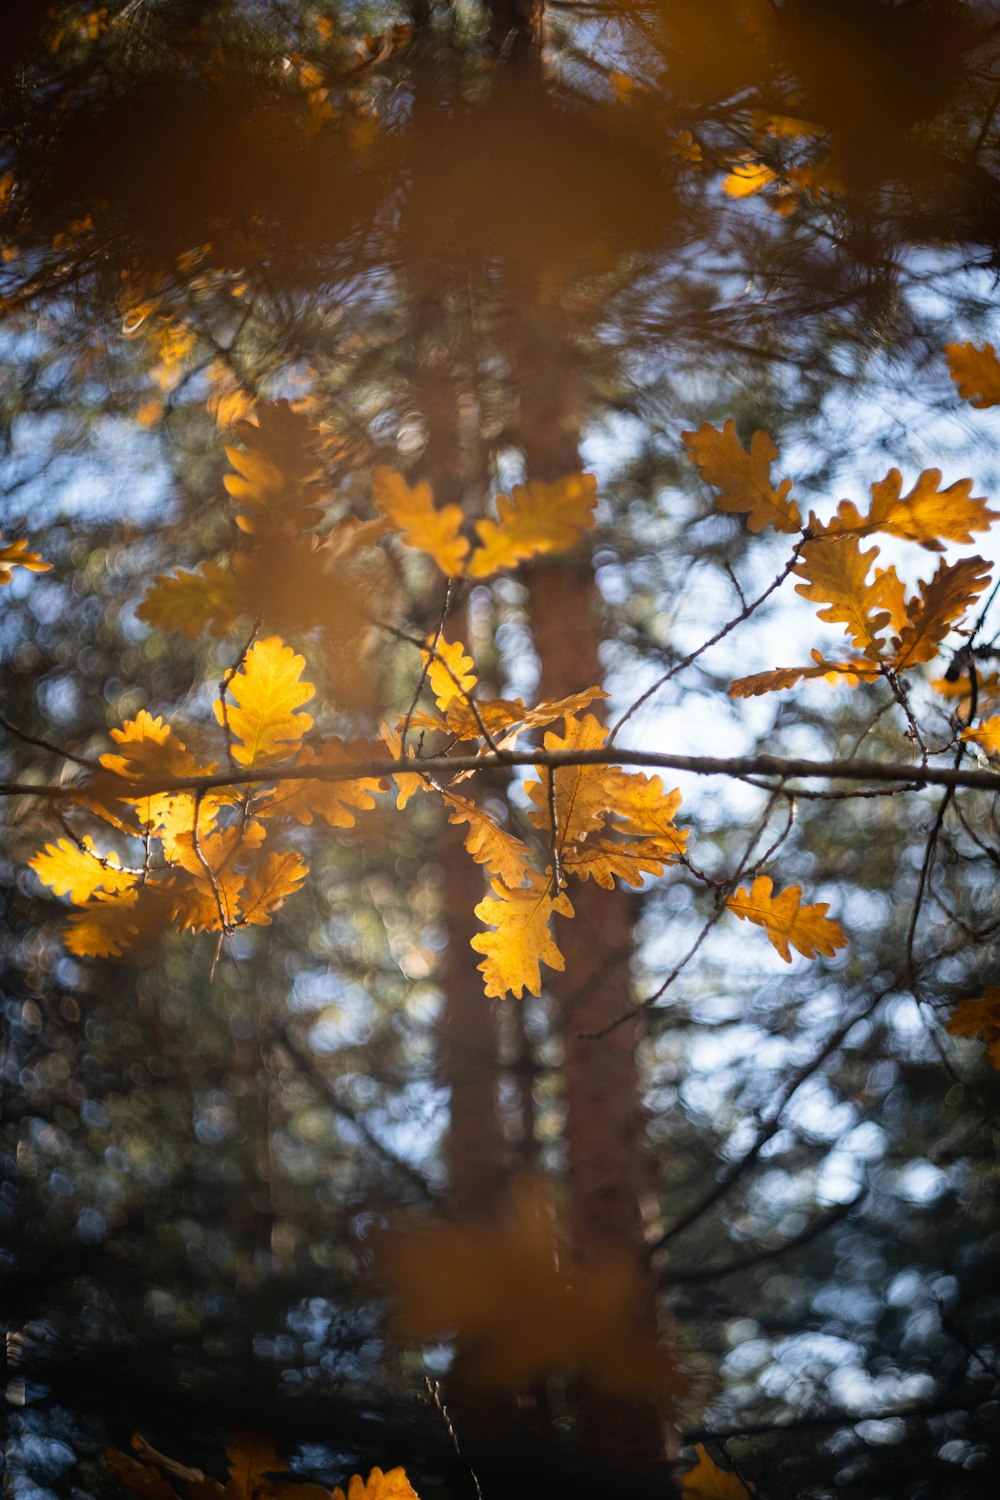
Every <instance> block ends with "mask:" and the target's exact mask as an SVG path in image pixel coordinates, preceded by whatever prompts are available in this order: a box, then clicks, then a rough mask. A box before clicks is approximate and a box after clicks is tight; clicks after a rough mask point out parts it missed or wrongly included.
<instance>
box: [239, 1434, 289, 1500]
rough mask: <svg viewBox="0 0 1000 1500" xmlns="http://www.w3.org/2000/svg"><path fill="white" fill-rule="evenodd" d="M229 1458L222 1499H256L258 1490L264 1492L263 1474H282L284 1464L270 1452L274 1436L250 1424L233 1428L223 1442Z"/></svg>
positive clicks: (266, 1484)
mask: <svg viewBox="0 0 1000 1500" xmlns="http://www.w3.org/2000/svg"><path fill="white" fill-rule="evenodd" d="M226 1458H227V1459H228V1461H229V1480H228V1483H227V1484H226V1500H256V1496H257V1494H258V1492H259V1491H261V1490H264V1491H266V1490H267V1488H268V1483H267V1479H266V1477H265V1476H266V1475H268V1474H284V1473H285V1472H286V1471H287V1469H288V1465H287V1464H286V1463H284V1462H283V1461H282V1460H281V1459H280V1458H279V1457H278V1455H277V1453H275V1451H274V1435H273V1433H269V1432H256V1431H254V1429H253V1428H250V1427H237V1428H236V1429H235V1431H234V1432H233V1434H232V1436H231V1438H230V1440H229V1442H228V1443H227V1445H226Z"/></svg>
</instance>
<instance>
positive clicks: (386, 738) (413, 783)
mask: <svg viewBox="0 0 1000 1500" xmlns="http://www.w3.org/2000/svg"><path fill="white" fill-rule="evenodd" d="M415 717H416V715H414V718H415ZM381 740H382V743H383V745H385V747H386V749H387V750H388V752H389V754H390V755H391V756H392V758H393V760H401V759H402V758H403V737H402V733H401V732H399V731H397V730H394V729H390V728H389V726H388V724H383V725H382V729H381ZM406 759H407V760H415V759H416V751H415V750H414V748H413V746H412V745H407V747H406ZM392 779H393V781H394V782H395V783H396V788H397V796H396V806H397V808H400V809H402V808H404V807H405V806H406V804H407V803H408V802H409V800H410V798H411V797H412V796H413V795H414V793H415V792H426V791H428V790H429V789H430V782H429V781H428V780H427V779H426V777H424V776H421V775H419V774H418V773H416V772H413V773H412V774H411V772H409V771H394V772H393V774H392Z"/></svg>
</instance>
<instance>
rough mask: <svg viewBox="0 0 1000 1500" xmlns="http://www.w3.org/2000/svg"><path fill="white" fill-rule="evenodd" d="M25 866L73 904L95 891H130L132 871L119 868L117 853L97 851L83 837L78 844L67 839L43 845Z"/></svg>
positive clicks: (88, 896) (78, 903)
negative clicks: (103, 853)
mask: <svg viewBox="0 0 1000 1500" xmlns="http://www.w3.org/2000/svg"><path fill="white" fill-rule="evenodd" d="M28 868H29V869H31V870H34V872H35V874H36V875H37V876H38V878H39V880H40V881H41V882H42V884H43V885H47V886H49V888H50V889H51V890H53V891H55V893H56V895H57V896H68V897H69V899H70V900H71V901H73V902H75V903H76V905H77V906H81V905H82V904H83V903H84V902H85V901H89V900H90V899H91V897H93V896H95V895H96V894H97V892H98V891H103V892H104V893H106V894H109V895H110V894H112V893H114V892H119V891H127V890H131V888H132V886H134V884H135V879H136V877H135V874H134V873H133V872H132V871H130V870H123V869H122V867H121V863H120V861H119V859H118V856H117V854H114V853H111V854H107V855H101V854H99V853H98V851H97V849H96V848H95V847H94V842H93V840H92V839H90V838H88V837H86V836H84V838H83V839H82V840H81V842H80V843H79V844H74V843H73V842H72V841H71V840H70V839H58V840H57V841H56V842H55V843H54V844H46V846H45V848H44V849H41V850H39V852H38V853H37V854H36V855H35V856H34V858H33V859H30V860H29V861H28Z"/></svg>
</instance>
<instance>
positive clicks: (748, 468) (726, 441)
mask: <svg viewBox="0 0 1000 1500" xmlns="http://www.w3.org/2000/svg"><path fill="white" fill-rule="evenodd" d="M681 437H682V439H683V441H684V446H685V447H686V448H687V451H688V457H689V458H690V459H691V462H692V463H694V464H697V466H698V468H699V469H700V470H701V476H702V478H703V479H704V481H705V483H706V484H710V485H711V486H712V488H713V489H716V490H719V491H721V493H720V494H719V495H718V496H717V497H716V502H715V503H716V505H717V506H718V507H719V509H720V510H724V511H728V512H731V513H735V514H741V515H746V517H747V525H748V526H749V528H750V530H751V531H762V530H763V528H764V527H765V526H773V527H774V529H775V530H776V531H788V532H791V531H798V530H799V528H800V526H801V518H800V516H799V509H798V506H797V505H796V504H795V502H794V500H789V498H788V492H789V490H790V489H791V487H792V481H791V480H790V479H782V480H781V482H780V484H779V485H778V487H777V489H775V487H774V485H773V484H772V483H771V464H772V463H773V462H774V460H775V459H776V458H777V456H778V450H777V448H776V447H775V446H774V443H773V442H772V441H771V439H770V437H768V435H767V433H766V432H755V433H754V435H753V437H752V438H751V440H750V450H749V452H748V451H747V449H746V448H744V447H743V445H742V443H741V442H740V440H739V438H738V437H737V435H736V423H735V422H734V421H732V419H730V420H729V421H728V422H727V423H726V425H725V427H724V428H723V429H722V431H721V432H719V431H718V429H717V428H715V427H712V426H711V425H710V424H709V423H708V422H703V423H702V425H701V427H699V429H698V431H697V432H684V433H682V434H681Z"/></svg>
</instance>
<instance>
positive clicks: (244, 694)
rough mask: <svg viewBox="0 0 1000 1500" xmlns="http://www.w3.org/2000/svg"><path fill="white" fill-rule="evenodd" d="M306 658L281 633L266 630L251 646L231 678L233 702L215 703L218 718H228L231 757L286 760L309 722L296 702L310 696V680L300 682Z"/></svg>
mask: <svg viewBox="0 0 1000 1500" xmlns="http://www.w3.org/2000/svg"><path fill="white" fill-rule="evenodd" d="M304 667H305V659H304V657H301V656H296V654H295V652H294V651H293V650H292V648H291V646H286V645H285V644H284V642H283V641H282V640H281V638H280V637H279V636H276V635H272V636H268V638H267V639H266V640H263V641H258V642H257V644H256V646H254V647H253V648H252V650H250V651H249V652H248V653H247V655H246V658H245V659H244V662H243V665H242V667H241V668H240V670H239V671H238V672H237V674H236V676H235V677H234V678H233V679H232V680H231V682H230V684H229V691H230V693H231V694H232V695H233V697H234V698H235V700H236V707H235V708H232V707H230V708H229V709H228V710H227V712H226V713H224V712H223V707H222V702H221V700H219V701H217V702H216V704H215V717H216V718H217V719H218V721H219V723H220V724H222V723H225V722H227V721H228V724H229V732H230V736H231V738H232V740H233V759H234V760H236V761H238V762H239V764H240V765H241V766H254V765H256V766H260V765H266V764H267V762H268V761H275V760H286V759H287V758H288V756H290V755H293V754H294V753H295V751H296V750H297V749H298V748H299V746H300V744H301V743H302V736H303V735H304V734H305V732H306V730H307V729H309V728H311V727H312V719H311V718H310V716H309V714H303V713H298V712H297V709H298V707H299V704H300V703H305V702H306V701H307V700H308V699H309V698H311V697H312V696H313V691H314V689H313V685H312V683H311V682H300V681H299V678H300V677H301V675H302V671H303V668H304Z"/></svg>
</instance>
